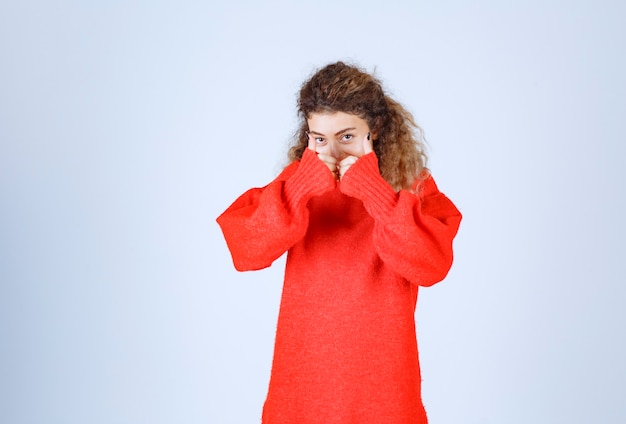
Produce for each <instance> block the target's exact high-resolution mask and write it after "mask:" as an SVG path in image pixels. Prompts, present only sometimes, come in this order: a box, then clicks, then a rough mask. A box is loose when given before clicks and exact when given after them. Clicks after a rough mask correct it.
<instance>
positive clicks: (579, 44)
mask: <svg viewBox="0 0 626 424" xmlns="http://www.w3.org/2000/svg"><path fill="white" fill-rule="evenodd" d="M212 3H215V2H204V1H191V2H189V1H187V2H185V1H183V2H174V1H171V2H166V1H156V2H155V1H135V2H122V1H108V2H79V1H56V2H44V1H36V0H30V1H29V0H26V1H21V2H4V3H3V4H2V5H1V6H0V61H1V66H0V422H3V423H11V424H26V423H29V424H30V423H64V424H66V423H81V424H82V423H93V424H98V423H102V424H111V423H116V424H125V423H133V424H134V423H186V424H192V423H215V424H228V423H233V424H241V423H254V422H259V421H260V413H261V407H262V403H263V400H264V396H265V390H266V387H267V382H268V378H269V371H270V365H271V355H272V348H273V337H274V329H275V322H276V316H277V312H278V302H279V296H280V290H281V279H282V267H283V264H284V261H283V259H281V260H279V261H278V262H277V263H276V264H274V266H273V267H272V268H270V269H267V270H263V271H259V272H255V273H243V274H241V273H237V272H236V271H234V269H233V267H232V264H231V261H230V256H229V253H228V251H227V250H226V246H225V243H224V241H223V239H222V238H221V233H220V232H219V228H218V227H217V225H216V224H215V218H216V217H217V215H218V214H219V213H220V212H221V211H222V210H224V209H225V208H226V207H227V206H228V205H229V204H230V203H231V202H232V201H233V200H234V199H235V198H236V197H237V196H238V195H239V194H240V193H242V192H243V191H244V190H246V189H247V188H249V187H252V186H259V185H264V184H265V183H267V182H269V181H270V180H271V179H272V178H273V177H274V176H275V175H276V174H277V172H278V171H279V170H280V169H281V167H282V166H283V165H284V163H285V152H286V146H287V142H288V139H289V137H290V135H291V133H292V131H293V130H294V129H295V96H296V92H297V90H298V87H299V85H300V84H301V82H302V81H303V80H305V79H306V78H307V77H308V76H309V74H310V73H311V72H312V71H313V70H314V69H315V68H317V67H319V66H322V65H325V64H326V63H328V62H331V61H335V60H338V59H343V60H349V61H355V62H357V63H359V64H360V65H362V66H363V67H365V68H366V69H368V70H370V71H374V70H375V71H376V73H377V74H378V75H379V76H380V77H381V78H382V80H383V81H384V82H385V83H386V87H387V89H388V91H389V92H390V93H392V94H393V95H394V96H395V97H396V98H398V99H399V100H400V101H402V102H403V103H404V104H405V105H406V106H407V107H408V108H409V109H410V110H411V111H413V112H414V114H415V115H416V117H417V120H418V122H419V123H420V125H421V126H422V127H423V128H424V130H425V133H426V137H427V139H428V141H429V143H430V155H431V161H430V167H431V169H432V171H433V173H434V175H435V178H436V179H437V181H438V184H439V187H440V189H441V190H442V191H444V192H445V193H446V194H447V195H448V196H449V197H450V198H452V199H453V200H454V201H455V203H456V204H457V205H458V207H459V208H460V209H461V211H462V212H463V213H464V222H463V224H462V227H461V230H460V233H459V236H458V238H457V241H456V244H455V248H456V250H455V254H456V262H455V265H454V267H453V269H452V271H451V273H450V274H449V276H448V278H447V279H446V280H445V281H444V282H442V283H441V284H440V285H438V286H435V287H433V288H430V289H425V290H423V291H421V295H420V301H419V305H418V311H417V314H416V319H417V323H418V335H419V337H418V338H419V342H420V352H421V359H422V368H423V378H424V383H423V391H424V400H425V404H426V407H427V410H428V412H429V416H430V418H431V422H432V423H433V424H437V423H467V424H472V423H476V424H503V423H506V424H517V423H520V424H521V423H524V424H525V423H529V422H533V423H546V424H548V423H581V424H582V423H585V424H586V423H592V422H593V423H623V422H626V403H625V402H624V399H623V397H624V391H625V386H624V381H625V380H626V366H625V365H624V358H625V357H626V347H625V342H626V340H625V334H626V331H624V324H626V313H625V312H624V306H623V305H624V303H625V301H626V289H625V285H626V273H625V272H624V266H623V263H624V259H625V255H624V246H623V241H624V239H625V237H626V234H625V225H624V221H623V216H624V214H625V213H626V210H625V207H624V197H625V196H624V195H625V190H624V182H625V181H626V179H625V172H624V169H623V166H622V162H623V158H624V156H626V148H625V147H624V146H625V144H626V136H625V134H626V100H625V99H626V77H625V75H626V63H625V61H626V60H625V55H624V53H625V52H626V29H625V26H624V22H625V21H626V6H625V5H624V3H623V2H620V1H617V0H616V1H607V0H604V1H603V0H599V1H550V0H548V1H525V2H521V1H519V2H501V1H495V0H494V1H488V0H483V1H475V2H466V1H441V2H425V1H393V0H390V1H386V2H378V1H364V0H359V1H356V0H355V1H326V0H324V1H309V2H298V3H297V4H296V2H287V1H264V2H263V1H258V2H253V1H232V2H226V1H224V2H220V4H218V5H214V4H212Z"/></svg>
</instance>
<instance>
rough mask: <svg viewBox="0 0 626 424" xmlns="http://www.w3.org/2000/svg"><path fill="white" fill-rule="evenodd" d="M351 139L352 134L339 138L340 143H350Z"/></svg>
mask: <svg viewBox="0 0 626 424" xmlns="http://www.w3.org/2000/svg"><path fill="white" fill-rule="evenodd" d="M353 138H354V136H353V135H352V134H344V135H343V137H341V142H342V143H349V142H350V141H352V139H353Z"/></svg>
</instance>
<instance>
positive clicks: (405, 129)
mask: <svg viewBox="0 0 626 424" xmlns="http://www.w3.org/2000/svg"><path fill="white" fill-rule="evenodd" d="M320 112H345V113H350V114H353V115H357V116H358V117H360V118H361V119H364V120H365V121H366V122H367V124H368V125H369V127H370V129H371V130H372V134H373V135H375V138H374V140H373V146H374V152H375V153H376V156H377V157H378V162H379V168H380V173H381V175H382V177H383V178H384V179H385V180H386V181H387V182H388V183H389V184H390V185H391V186H392V187H393V188H394V189H395V190H396V191H398V190H400V189H407V190H414V189H415V188H416V186H415V182H416V180H417V181H418V183H419V182H420V181H423V180H424V179H425V178H426V177H427V176H428V175H429V171H428V168H426V162H427V156H426V152H425V141H424V138H423V133H422V130H421V128H420V127H419V126H418V125H417V124H416V123H415V120H414V118H413V115H411V113H410V112H408V111H407V110H406V109H405V108H404V107H403V106H402V105H401V104H400V103H398V102H396V101H395V100H393V99H392V98H391V97H389V96H388V95H386V94H385V92H384V90H383V88H382V84H381V82H380V81H379V80H378V79H376V78H375V77H373V76H372V75H370V74H368V73H366V72H364V71H362V70H361V69H359V68H358V67H356V66H353V65H347V64H345V63H343V62H336V63H332V64H329V65H327V66H325V67H323V68H321V69H319V70H318V71H317V72H315V73H314V74H313V76H312V77H311V78H310V79H309V80H308V81H306V82H305V83H304V84H303V85H302V87H301V89H300V95H299V97H298V116H299V119H300V127H299V128H298V130H297V131H296V133H295V134H294V138H293V141H292V144H291V147H290V149H289V154H288V157H289V160H290V161H296V160H300V159H301V158H302V154H303V153H304V150H305V149H306V148H307V146H308V138H307V135H306V131H307V130H308V124H307V118H308V117H310V116H311V114H312V113H320Z"/></svg>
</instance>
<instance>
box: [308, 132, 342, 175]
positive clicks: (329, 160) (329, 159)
mask: <svg viewBox="0 0 626 424" xmlns="http://www.w3.org/2000/svg"><path fill="white" fill-rule="evenodd" d="M307 137H308V141H309V146H308V148H309V149H311V150H313V151H314V152H315V153H317V157H318V158H320V160H321V161H322V162H324V163H325V164H326V166H327V167H328V169H330V172H332V173H333V175H334V176H335V178H336V179H339V165H338V163H337V159H336V158H335V157H334V156H332V155H328V154H325V153H318V152H317V144H316V143H315V138H314V137H311V136H310V135H309V134H307Z"/></svg>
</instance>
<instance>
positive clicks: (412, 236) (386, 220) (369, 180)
mask: <svg viewBox="0 0 626 424" xmlns="http://www.w3.org/2000/svg"><path fill="white" fill-rule="evenodd" d="M340 190H341V191H342V192H343V193H344V194H346V195H348V196H352V197H355V198H357V199H360V200H361V201H362V202H363V205H364V207H365V209H366V210H367V211H368V213H369V214H370V216H371V217H372V218H373V219H374V222H375V224H374V236H373V237H374V245H375V247H376V250H377V253H378V255H379V256H380V258H381V260H382V261H383V262H384V263H385V264H387V265H388V266H389V267H390V268H391V269H393V270H394V271H396V272H397V273H398V274H400V275H401V276H402V277H404V278H405V279H406V280H408V281H410V282H412V283H414V284H418V285H421V286H431V285H433V284H435V283H437V282H439V281H441V280H443V279H444V277H445V276H446V275H447V274H448V271H449V270H450V267H451V266H452V257H453V253H452V241H453V239H454V237H455V236H456V233H457V231H458V228H459V225H460V223H461V213H460V212H459V211H458V209H457V208H456V207H455V206H454V204H453V203H452V202H451V201H450V200H449V199H448V198H447V197H446V196H445V195H444V194H443V193H441V192H440V191H439V189H438V188H437V186H436V184H435V181H434V180H433V178H432V177H431V176H429V177H428V178H427V179H426V180H425V181H423V182H422V185H421V186H420V190H419V192H418V193H417V194H416V193H412V192H410V191H408V190H400V192H398V193H396V192H395V190H394V189H393V188H392V187H391V186H390V185H389V183H387V181H386V180H385V179H384V178H383V177H382V176H381V175H380V171H379V169H378V159H377V158H376V156H375V154H374V153H369V154H367V155H365V156H362V157H361V158H360V159H359V160H358V161H357V162H356V163H355V164H354V165H352V167H350V169H349V170H348V172H346V174H345V175H344V177H343V179H342V180H341V183H340Z"/></svg>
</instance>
